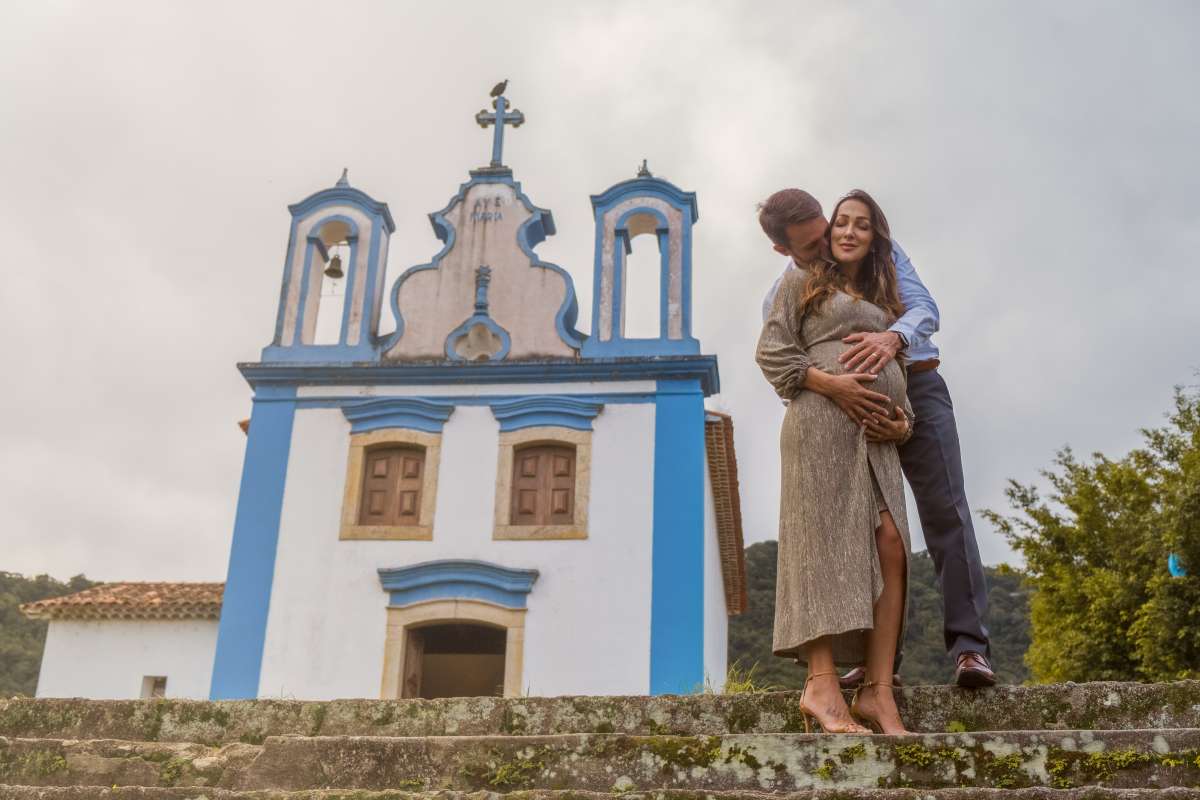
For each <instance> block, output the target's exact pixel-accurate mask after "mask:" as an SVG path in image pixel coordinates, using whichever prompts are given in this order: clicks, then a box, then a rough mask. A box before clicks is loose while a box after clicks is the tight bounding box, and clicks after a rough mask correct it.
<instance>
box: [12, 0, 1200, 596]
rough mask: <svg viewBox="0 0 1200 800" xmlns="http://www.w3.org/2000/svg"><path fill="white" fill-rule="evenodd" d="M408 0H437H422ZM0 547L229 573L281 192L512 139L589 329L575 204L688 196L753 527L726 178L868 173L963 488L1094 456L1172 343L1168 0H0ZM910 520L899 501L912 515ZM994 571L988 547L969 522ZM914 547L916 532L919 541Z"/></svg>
mask: <svg viewBox="0 0 1200 800" xmlns="http://www.w3.org/2000/svg"><path fill="white" fill-rule="evenodd" d="M434 6H441V7H439V8H434ZM0 18H2V23H0V176H2V177H0V233H2V234H3V240H4V243H5V248H4V251H5V252H4V259H3V270H2V277H0V281H2V288H0V334H2V335H0V358H2V360H3V364H4V370H3V375H4V380H3V381H2V383H0V385H2V386H3V387H4V390H3V391H0V570H10V571H17V572H25V573H36V572H49V573H50V574H52V575H56V576H59V577H66V576H69V575H71V574H74V573H79V572H86V573H87V574H88V575H89V576H91V577H94V578H103V579H110V580H117V579H141V580H146V579H173V580H187V579H193V580H195V579H212V580H220V579H223V577H224V573H225V567H226V558H227V553H228V547H229V541H230V535H231V529H232V520H233V514H234V505H235V501H236V493H237V486H238V480H239V474H240V469H241V460H242V452H243V448H244V444H245V439H244V437H243V436H242V433H241V432H240V431H239V430H238V429H237V427H236V426H235V422H236V421H237V420H239V419H241V418H243V417H245V416H247V415H248V412H249V406H250V402H249V390H248V387H247V386H246V384H245V383H244V381H243V380H242V378H241V376H240V375H239V374H238V372H237V370H236V369H235V367H234V365H235V363H236V362H238V361H250V360H254V359H256V358H257V356H258V353H259V350H260V348H261V347H262V346H263V345H265V344H266V343H267V341H268V340H269V338H270V336H271V334H272V331H273V325H274V314H275V309H276V302H277V299H278V291H279V280H280V275H281V269H282V260H283V254H284V248H285V244H286V237H287V230H288V220H289V217H288V214H287V210H286V205H287V204H288V203H291V202H295V201H297V200H300V199H302V198H303V197H305V196H307V195H308V194H309V193H311V192H312V191H315V190H317V189H321V188H324V187H327V186H329V185H331V184H332V183H333V181H334V180H335V179H336V178H337V176H338V174H339V173H340V170H341V168H342V167H343V166H348V167H349V168H350V175H351V180H352V182H353V183H354V184H355V185H356V186H358V187H360V188H362V189H364V190H365V191H367V192H368V193H369V194H371V195H372V196H374V197H376V198H377V199H380V200H384V201H386V202H388V203H389V204H390V206H391V209H392V213H393V215H394V216H395V218H396V223H397V230H396V233H395V235H394V236H393V238H392V246H391V253H390V262H389V272H390V273H391V274H392V275H395V274H398V273H399V272H400V271H401V270H402V269H403V268H405V267H406V266H409V265H411V264H415V263H419V262H423V261H426V260H428V258H429V257H430V256H431V255H432V254H433V253H435V252H436V251H437V249H438V248H439V243H438V242H437V241H436V240H435V238H434V236H433V234H432V232H431V230H430V229H429V224H428V221H427V220H426V218H425V215H426V213H427V212H429V211H432V210H434V209H438V208H441V207H442V206H443V205H444V204H445V202H446V200H447V199H448V198H449V197H450V195H451V194H452V193H453V192H454V191H455V189H456V188H457V186H458V184H459V182H461V181H462V180H464V179H465V178H466V172H467V170H468V169H469V168H471V167H474V166H478V165H480V164H482V163H484V162H486V160H487V157H488V155H489V148H490V136H489V135H488V133H485V132H484V131H481V130H480V129H479V128H478V127H476V125H475V124H474V122H473V120H472V117H473V115H474V113H475V112H476V111H478V110H479V109H480V108H482V107H483V106H484V105H485V102H486V96H487V91H488V89H489V88H490V87H491V86H492V84H493V83H495V82H496V81H498V80H500V79H501V78H509V79H510V81H511V82H510V86H509V92H508V95H509V97H510V98H512V100H513V101H514V102H515V104H516V106H517V107H518V108H520V109H521V110H522V111H524V112H525V114H526V117H527V119H528V124H526V125H525V126H524V127H522V128H521V129H520V130H518V131H515V132H514V133H512V134H510V135H509V137H508V147H507V149H506V159H505V160H506V161H507V162H508V163H509V164H511V165H512V166H513V167H514V169H515V170H516V174H517V177H518V179H520V180H521V181H522V183H523V185H524V187H525V189H526V191H527V192H528V193H529V194H530V196H531V198H532V199H533V200H534V202H536V203H538V204H539V205H542V206H545V207H549V208H551V209H552V210H553V211H554V215H555V218H556V221H557V224H558V235H557V236H555V237H552V238H551V239H550V240H549V241H547V242H545V243H544V244H543V245H541V246H540V248H539V253H540V254H541V256H542V257H543V258H545V259H547V260H551V261H554V262H556V263H558V264H561V265H562V266H564V267H565V268H566V269H568V270H569V271H570V272H571V273H572V275H573V276H574V278H575V281H576V287H577V289H578V291H579V295H580V301H581V306H582V313H581V320H583V322H582V327H584V328H585V329H586V326H587V320H590V309H591V258H592V237H593V228H592V220H591V210H590V205H589V203H588V195H589V193H594V192H598V191H601V190H603V189H604V188H606V187H608V186H609V185H611V184H613V183H615V182H617V181H619V180H623V179H625V178H629V177H632V176H633V173H634V170H635V168H636V165H637V164H638V163H639V162H640V161H641V159H642V158H647V159H649V162H650V166H651V168H652V169H653V170H654V171H655V172H656V173H658V174H661V175H664V176H666V177H668V178H669V179H671V180H672V181H674V182H675V183H677V184H678V185H679V186H681V187H682V188H684V189H687V190H692V191H695V192H697V193H698V196H699V205H700V210H701V217H700V222H699V224H698V225H697V228H696V231H695V258H694V261H695V281H694V282H695V286H696V290H695V291H696V296H695V312H694V318H695V329H696V334H697V335H698V336H699V337H700V339H701V341H702V343H703V345H704V349H705V352H710V353H716V354H717V355H718V356H719V358H720V366H721V377H722V387H723V391H722V393H721V395H720V396H719V397H716V398H713V400H712V403H711V404H712V405H713V406H714V407H717V408H721V409H724V410H727V411H729V412H731V413H732V414H733V415H734V419H735V423H736V429H737V450H738V457H739V460H740V464H741V477H742V485H743V487H744V495H743V503H744V513H745V520H746V534H747V538H748V540H749V541H759V540H762V539H767V538H773V537H774V535H775V526H776V513H777V498H778V485H777V481H778V450H777V441H778V440H777V431H778V424H779V421H780V418H781V416H782V408H781V406H780V405H779V403H778V402H777V401H776V400H775V398H774V396H773V395H772V393H771V391H770V389H769V388H768V386H767V384H766V383H765V382H764V381H763V380H762V377H761V375H760V373H759V372H758V369H757V368H756V367H755V365H754V363H753V360H752V354H753V348H754V343H755V340H756V338H757V335H758V330H759V304H760V302H761V299H762V295H763V292H764V291H765V290H766V288H767V287H768V286H769V285H770V283H771V282H772V281H773V279H774V278H775V276H776V274H777V272H778V271H779V270H780V268H781V266H782V264H781V263H780V260H779V258H778V257H777V256H775V255H774V254H773V253H772V252H771V250H770V248H769V246H768V245H767V244H766V242H765V240H764V239H763V237H762V235H761V233H760V231H759V230H758V227H757V224H756V220H755V216H754V204H755V203H756V202H757V201H758V200H760V199H762V198H763V197H765V196H766V195H768V194H769V193H770V192H771V191H773V190H775V189H777V188H781V187H784V186H803V187H805V188H808V189H809V190H811V191H812V192H813V193H814V194H816V195H817V196H818V197H820V198H822V199H823V200H825V201H826V203H827V204H830V203H832V201H833V200H834V199H835V198H836V197H837V196H838V195H839V194H840V193H841V192H843V191H844V190H846V189H849V188H851V187H862V188H866V189H868V190H869V191H871V192H872V193H873V194H874V195H875V196H876V198H877V199H879V201H880V202H881V204H882V205H883V207H884V208H885V210H886V211H887V212H888V215H889V217H890V219H891V222H892V228H893V231H894V232H895V233H896V235H897V238H898V239H899V240H900V241H901V242H902V243H903V245H904V247H905V248H906V249H907V250H908V252H909V254H910V255H911V256H912V258H913V260H914V262H915V263H916V265H917V267H918V269H919V271H920V273H921V275H922V277H923V278H924V279H925V282H926V283H927V285H928V286H929V288H930V290H931V291H932V292H933V294H934V296H935V297H936V299H937V300H938V302H939V304H940V305H941V307H942V311H943V319H942V332H941V333H939V334H938V336H937V342H938V344H939V345H940V346H941V347H942V350H943V359H944V367H943V374H944V376H945V377H946V380H947V382H948V383H949V385H950V389H951V392H952V394H953V396H954V400H955V405H956V409H957V414H958V421H959V429H960V432H961V436H962V444H963V452H964V462H965V470H966V477H967V487H968V492H969V496H970V498H971V501H972V505H973V506H974V507H975V508H976V509H979V508H983V507H992V508H997V509H1000V508H1003V507H1004V499H1003V489H1004V485H1005V481H1006V479H1008V478H1010V477H1012V478H1018V479H1021V480H1031V479H1036V478H1037V471H1038V470H1039V469H1040V468H1043V467H1045V466H1046V465H1048V464H1049V462H1050V460H1051V458H1052V457H1053V454H1054V451H1055V450H1056V449H1057V448H1059V447H1060V446H1062V445H1065V444H1070V445H1072V446H1073V447H1074V448H1076V450H1078V451H1080V452H1082V453H1089V452H1092V451H1102V452H1105V453H1107V454H1109V455H1113V456H1117V455H1120V454H1122V453H1124V452H1125V451H1126V450H1128V449H1129V448H1130V447H1132V446H1135V445H1136V444H1137V442H1138V434H1137V429H1138V428H1139V427H1141V426H1147V425H1155V424H1158V423H1159V422H1160V420H1161V418H1162V414H1163V412H1164V411H1165V410H1166V409H1167V408H1168V406H1169V403H1170V397H1171V389H1172V386H1173V385H1175V384H1180V383H1194V382H1195V381H1196V377H1195V371H1196V370H1197V368H1200V348H1197V339H1198V335H1197V322H1198V321H1200V311H1198V309H1200V303H1198V302H1197V295H1198V293H1200V271H1198V270H1197V259H1196V254H1197V252H1200V185H1198V184H1200V156H1198V155H1197V146H1196V143H1197V141H1200V104H1197V103H1196V102H1195V100H1194V97H1193V93H1194V91H1195V87H1194V85H1193V84H1194V80H1195V76H1196V75H1197V74H1200V50H1198V49H1197V48H1196V47H1195V46H1194V43H1195V39H1196V36H1197V34H1198V33H1200V6H1198V5H1196V4H1195V3H1191V2H1186V1H1181V2H1144V3H1137V4H1133V3H1104V2H1094V0H1083V1H1081V2H1065V1H1064V2H1058V3H1045V2H1029V3H1020V2H1004V3H999V2H978V3H976V2H972V3H963V2H949V1H948V2H904V3H899V2H897V3H883V2H875V3H872V2H858V3H845V4H843V3H828V2H823V3H817V2H797V1H796V0H786V1H785V2H778V3H767V2H755V3H753V4H751V3H732V2H731V3H703V2H695V0H693V1H692V2H687V3H679V4H671V3H666V2H664V3H657V4H649V3H644V2H639V3H622V2H607V3H603V4H595V5H592V4H589V5H584V4H580V3H550V2H540V3H521V2H511V1H510V2H504V3H496V2H491V3H471V2H457V3H453V4H433V3H420V4H417V3H412V4H405V3H399V2H393V3H357V2H340V3H305V2H294V1H293V2H287V3H274V4H267V3H261V4H260V3H248V2H238V3H221V2H205V3H182V2H180V3H174V2H147V3H142V4H122V3H118V2H105V3H85V2H79V3H72V2H56V1H55V0H36V1H34V2H28V3H17V2H14V1H13V0H9V1H8V2H6V3H4V7H3V10H0ZM913 516H914V523H915V514H914V515H913ZM976 524H977V530H978V534H979V538H980V546H981V549H982V552H983V554H984V559H985V561H987V562H988V563H995V562H999V561H1004V560H1010V561H1011V560H1013V554H1012V553H1011V551H1010V550H1009V549H1008V547H1007V545H1006V543H1005V542H1004V541H1003V539H1002V538H1001V537H1000V536H999V535H998V534H997V533H996V532H995V531H994V530H993V529H992V528H991V526H989V525H988V524H987V523H986V522H984V521H983V520H981V519H977V523H976ZM914 544H916V546H918V547H921V546H923V545H922V543H921V542H920V541H919V540H918V541H916V542H915V543H914Z"/></svg>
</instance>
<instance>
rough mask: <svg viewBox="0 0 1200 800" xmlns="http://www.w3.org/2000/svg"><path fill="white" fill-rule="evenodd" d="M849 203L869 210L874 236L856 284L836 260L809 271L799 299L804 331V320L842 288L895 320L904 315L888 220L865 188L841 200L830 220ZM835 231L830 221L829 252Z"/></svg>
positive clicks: (827, 242) (819, 262) (855, 190)
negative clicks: (851, 201)
mask: <svg viewBox="0 0 1200 800" xmlns="http://www.w3.org/2000/svg"><path fill="white" fill-rule="evenodd" d="M847 200H858V201H859V202H860V203H862V204H863V205H865V206H866V207H867V210H868V211H869V212H870V213H871V229H872V231H873V232H874V234H875V235H874V237H873V238H872V239H871V246H870V248H869V249H868V250H867V257H866V258H865V259H863V263H862V266H861V267H859V269H858V275H857V277H856V278H855V280H854V282H853V285H851V284H850V282H849V281H847V279H846V276H845V274H843V273H842V271H841V269H840V265H839V264H838V263H837V262H836V261H826V260H824V259H822V260H821V261H818V262H817V263H815V264H813V265H811V266H810V267H809V268H808V281H807V283H805V285H804V294H803V295H802V296H801V298H800V308H799V310H798V311H797V314H798V317H799V322H800V323H801V330H803V322H804V317H805V316H806V315H807V314H809V313H811V312H813V311H815V310H818V309H820V307H821V306H822V305H824V304H825V302H826V301H827V300H829V298H831V297H833V295H834V293H835V292H836V291H838V290H839V289H846V290H849V291H850V292H851V293H852V294H855V295H858V296H859V297H861V298H863V299H864V300H866V301H867V302H868V303H874V304H875V305H877V306H879V307H880V308H882V309H884V310H885V311H887V312H888V313H889V314H891V315H892V318H893V320H895V319H899V318H900V317H901V316H903V315H904V304H903V303H901V302H900V286H899V281H898V280H897V278H896V262H895V261H894V260H893V259H892V232H891V229H890V228H889V227H888V222H887V217H885V216H884V214H883V209H882V208H880V207H879V204H878V203H876V202H875V199H874V198H873V197H871V195H869V194H867V193H866V192H864V191H863V190H862V189H854V190H852V191H850V192H847V193H846V195H845V196H843V197H842V199H841V200H838V202H837V205H836V206H834V207H833V213H832V214H830V215H829V219H830V220H836V219H837V216H838V211H839V210H840V209H841V207H842V203H845V202H846V201H847ZM832 232H833V222H832V221H831V222H830V223H829V227H828V228H826V229H825V247H826V250H827V252H830V253H832V252H833V248H832V246H831V245H832V240H831V237H832Z"/></svg>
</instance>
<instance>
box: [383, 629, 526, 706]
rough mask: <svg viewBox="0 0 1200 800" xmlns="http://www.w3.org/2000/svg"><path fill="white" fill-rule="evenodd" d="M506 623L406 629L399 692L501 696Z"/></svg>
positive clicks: (428, 695)
mask: <svg viewBox="0 0 1200 800" xmlns="http://www.w3.org/2000/svg"><path fill="white" fill-rule="evenodd" d="M507 639H508V634H507V631H506V630H505V629H504V628H499V627H494V626H491V625H480V624H477V623H472V622H452V623H441V624H433V625H424V626H419V627H412V628H409V629H408V631H407V642H406V643H405V648H404V652H405V659H404V682H403V686H402V690H401V696H402V697H422V698H425V699H433V698H436V697H489V696H491V697H502V696H503V695H504V660H505V651H506V649H507Z"/></svg>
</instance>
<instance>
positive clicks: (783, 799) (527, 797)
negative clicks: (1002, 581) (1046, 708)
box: [0, 785, 1200, 800]
mask: <svg viewBox="0 0 1200 800" xmlns="http://www.w3.org/2000/svg"><path fill="white" fill-rule="evenodd" d="M201 798H203V799H204V800H1200V789H1184V788H1168V789H1105V788H1097V787H1087V788H1083V789H1046V788H1042V787H1037V788H1031V789H972V788H968V789H933V790H930V789H813V790H809V791H804V792H787V793H780V794H764V793H762V792H686V791H671V792H653V791H651V792H629V793H624V794H612V793H606V792H578V791H536V790H535V791H524V792H510V793H508V794H500V793H498V792H483V791H480V792H453V791H443V792H397V791H382V792H370V791H356V792H352V793H346V792H344V791H341V790H338V789H320V790H310V791H300V792H280V791H253V792H238V791H232V790H228V789H200V790H197V789H191V788H183V787H175V788H150V787H143V786H126V787H111V788H110V787H102V786H100V787H97V786H61V787H59V786H51V787H46V786H3V785H0V800H201Z"/></svg>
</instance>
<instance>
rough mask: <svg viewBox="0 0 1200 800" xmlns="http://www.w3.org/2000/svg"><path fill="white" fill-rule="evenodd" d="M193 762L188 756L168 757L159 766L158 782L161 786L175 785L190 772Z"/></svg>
mask: <svg viewBox="0 0 1200 800" xmlns="http://www.w3.org/2000/svg"><path fill="white" fill-rule="evenodd" d="M191 766H192V764H191V762H190V761H188V760H187V759H186V758H168V759H167V760H166V761H164V762H163V764H162V766H161V767H159V768H158V783H159V785H160V786H174V785H175V784H177V783H178V782H179V779H180V778H182V777H183V775H184V774H185V773H186V772H188V771H189V770H190V768H191Z"/></svg>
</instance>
